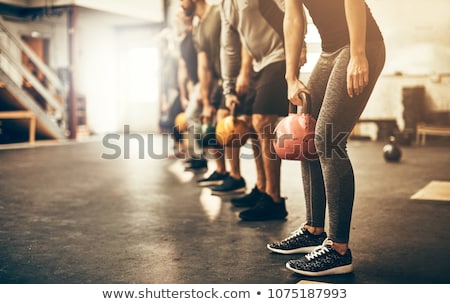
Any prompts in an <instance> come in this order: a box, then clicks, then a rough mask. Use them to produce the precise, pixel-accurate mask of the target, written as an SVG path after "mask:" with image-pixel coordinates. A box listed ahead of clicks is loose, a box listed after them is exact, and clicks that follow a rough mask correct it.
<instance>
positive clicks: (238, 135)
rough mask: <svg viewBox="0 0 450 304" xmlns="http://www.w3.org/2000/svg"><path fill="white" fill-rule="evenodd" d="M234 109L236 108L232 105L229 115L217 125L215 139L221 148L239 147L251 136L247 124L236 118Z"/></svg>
mask: <svg viewBox="0 0 450 304" xmlns="http://www.w3.org/2000/svg"><path fill="white" fill-rule="evenodd" d="M235 108H236V106H235V104H233V105H232V106H231V111H230V115H228V116H227V117H225V118H224V119H222V120H221V121H219V122H218V123H217V126H216V139H217V143H218V144H220V145H222V146H233V147H241V146H242V145H244V144H245V142H246V141H247V139H248V138H249V137H250V136H251V132H250V128H249V126H248V125H247V122H246V121H245V120H244V119H243V118H239V117H237V116H236V114H235Z"/></svg>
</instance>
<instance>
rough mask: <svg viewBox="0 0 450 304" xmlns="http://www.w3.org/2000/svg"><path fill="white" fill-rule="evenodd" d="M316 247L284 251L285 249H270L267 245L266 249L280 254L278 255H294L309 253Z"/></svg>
mask: <svg viewBox="0 0 450 304" xmlns="http://www.w3.org/2000/svg"><path fill="white" fill-rule="evenodd" d="M319 245H320V244H319ZM319 245H317V246H319ZM317 246H309V247H301V248H295V249H290V250H285V249H278V248H272V247H270V245H267V249H269V250H270V251H272V252H275V253H280V254H295V253H310V252H312V251H313V250H314V248H316V247H317Z"/></svg>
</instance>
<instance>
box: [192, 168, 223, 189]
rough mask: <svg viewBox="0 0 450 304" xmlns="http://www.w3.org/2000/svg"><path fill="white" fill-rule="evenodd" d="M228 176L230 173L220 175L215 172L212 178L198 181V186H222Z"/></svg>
mask: <svg viewBox="0 0 450 304" xmlns="http://www.w3.org/2000/svg"><path fill="white" fill-rule="evenodd" d="M228 174H229V173H228V172H226V173H219V172H217V171H214V172H213V173H212V174H211V175H210V176H208V177H206V178H202V179H199V180H197V184H198V185H199V186H202V187H208V186H215V185H220V184H222V183H223V181H224V179H225V178H226V177H227V176H228Z"/></svg>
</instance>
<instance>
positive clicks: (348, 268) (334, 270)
mask: <svg viewBox="0 0 450 304" xmlns="http://www.w3.org/2000/svg"><path fill="white" fill-rule="evenodd" d="M286 268H287V269H289V270H291V271H293V272H295V273H298V274H301V275H305V276H310V277H319V276H326V275H335V274H346V273H350V272H352V271H353V265H352V264H349V265H344V266H339V267H335V268H331V269H327V270H323V271H317V272H313V271H306V270H299V269H295V268H293V267H291V266H290V265H289V262H287V263H286Z"/></svg>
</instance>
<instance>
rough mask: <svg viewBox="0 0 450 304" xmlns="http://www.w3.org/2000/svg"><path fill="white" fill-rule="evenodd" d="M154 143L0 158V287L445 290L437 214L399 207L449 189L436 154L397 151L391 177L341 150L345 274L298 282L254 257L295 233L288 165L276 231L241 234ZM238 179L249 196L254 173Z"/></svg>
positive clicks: (291, 166)
mask: <svg viewBox="0 0 450 304" xmlns="http://www.w3.org/2000/svg"><path fill="white" fill-rule="evenodd" d="M164 139H167V138H166V137H161V136H155V137H154V138H153V139H152V143H151V144H150V145H148V149H145V150H144V152H147V153H145V156H144V157H143V158H141V157H139V154H138V153H137V151H135V150H133V151H130V153H131V154H130V159H125V152H128V151H125V148H129V147H125V146H122V147H121V148H120V150H118V149H117V150H114V151H116V152H120V153H121V154H120V156H119V157H118V158H117V159H114V160H109V159H105V156H107V155H111V153H112V151H113V150H112V149H111V147H110V148H109V149H107V148H106V147H105V146H104V145H102V141H101V140H98V141H96V140H93V141H88V142H82V143H68V144H57V145H50V146H42V147H41V146H39V145H36V146H35V147H33V148H24V149H2V150H0V164H1V170H0V283H19V284H37V283H46V284H68V283H75V284H77V283H88V284H98V283H99V284H100V283H101V284H110V283H114V284H121V283H127V284H128V283H130V284H133V283H142V284H151V283H161V284H187V283H189V284H203V283H207V284H227V283H233V284H241V283H242V284H243V283H245V284H296V283H299V282H300V281H302V280H309V281H311V280H312V281H318V282H325V283H342V284H347V283H349V284H350V283H356V284H367V283H370V284H397V283H403V284H438V283H439V284H443V283H445V284H448V283H450V259H449V255H448V252H449V249H450V221H449V218H450V202H449V201H427V200H422V201H418V200H411V199H410V197H411V195H413V194H414V193H415V192H417V191H418V190H420V189H421V188H423V187H424V186H425V185H427V184H428V183H429V182H430V181H432V180H440V181H450V158H449V151H450V150H449V149H450V145H449V142H448V141H447V140H442V141H441V140H438V141H436V142H433V141H429V144H428V145H427V146H417V145H415V144H413V145H411V146H408V147H402V152H403V156H402V159H401V161H400V162H399V163H387V162H385V161H384V159H383V156H382V148H383V146H384V143H382V142H377V141H356V140H352V141H350V142H349V154H350V157H351V159H352V162H353V166H354V171H355V175H356V187H357V188H356V201H355V206H354V213H353V221H352V228H351V229H352V231H351V240H350V247H351V249H352V251H353V259H354V261H353V265H354V272H353V273H352V274H348V275H340V276H329V277H318V278H308V277H303V276H300V275H297V274H294V273H292V272H290V271H289V270H287V269H286V268H285V263H286V261H287V260H289V259H292V258H296V257H298V255H291V256H287V255H278V254H273V253H270V252H269V251H268V250H267V249H266V243H267V242H270V241H274V240H280V239H282V238H284V237H286V236H288V235H289V234H290V233H291V232H292V231H294V230H295V229H297V228H298V226H299V225H300V224H301V223H302V222H303V221H304V219H305V208H304V200H303V192H302V185H301V180H300V169H299V168H300V166H299V163H298V162H295V161H283V163H282V171H281V173H282V189H281V190H282V194H283V196H286V197H287V198H288V199H287V202H286V204H287V209H288V212H289V215H288V217H287V219H286V220H285V221H266V222H241V221H239V218H238V212H239V211H240V210H241V209H235V208H233V207H232V205H231V204H230V203H229V198H221V197H217V196H212V195H211V194H210V192H209V191H210V190H209V189H207V188H200V187H198V186H197V185H196V182H195V180H196V179H197V178H200V177H201V176H202V174H204V173H205V172H204V173H202V174H194V173H192V172H185V171H184V164H183V161H182V160H178V159H167V158H166V159H158V158H161V157H158V155H161V154H160V153H159V152H161V151H163V150H165V149H164V147H165V144H163V143H164V142H165V141H164ZM158 142H159V144H158ZM116 148H118V147H116ZM138 148H139V147H138ZM141 148H142V147H141ZM161 148H163V149H161ZM154 149H156V150H158V151H159V152H155V151H154ZM138 150H139V149H138ZM150 150H152V151H150ZM169 150H170V149H169ZM149 151H150V152H152V153H154V155H153V156H149V155H148V152H149ZM141 152H142V151H141ZM243 152H245V153H247V154H248V152H249V150H247V151H244V150H243ZM102 154H103V157H102ZM141 156H142V155H141ZM241 166H242V172H243V175H244V177H245V178H246V181H247V187H248V190H250V189H251V188H252V187H253V186H254V183H255V170H254V162H253V160H252V159H250V157H245V159H242V162H241ZM209 168H210V170H211V169H212V168H213V163H212V162H211V163H210V166H209ZM207 173H209V172H206V174H207Z"/></svg>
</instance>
